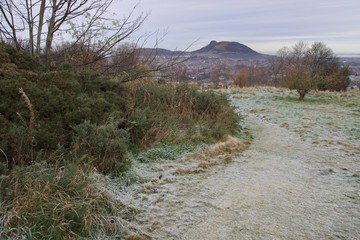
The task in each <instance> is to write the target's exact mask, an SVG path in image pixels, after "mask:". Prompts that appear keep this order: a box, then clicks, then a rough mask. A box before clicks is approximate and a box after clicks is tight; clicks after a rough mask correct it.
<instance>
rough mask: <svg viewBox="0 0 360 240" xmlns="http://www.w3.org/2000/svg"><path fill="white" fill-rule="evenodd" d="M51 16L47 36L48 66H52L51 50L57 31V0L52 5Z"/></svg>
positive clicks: (46, 57)
mask: <svg viewBox="0 0 360 240" xmlns="http://www.w3.org/2000/svg"><path fill="white" fill-rule="evenodd" d="M51 8H52V10H51V17H50V20H49V27H48V32H47V36H46V43H45V64H46V68H49V67H50V52H51V45H52V41H53V39H54V32H55V18H56V11H57V6H56V0H53V3H52V6H51Z"/></svg>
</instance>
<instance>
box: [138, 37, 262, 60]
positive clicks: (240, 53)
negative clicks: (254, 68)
mask: <svg viewBox="0 0 360 240" xmlns="http://www.w3.org/2000/svg"><path fill="white" fill-rule="evenodd" d="M143 50H144V51H145V52H146V53H151V54H154V55H157V56H174V55H179V54H181V51H171V50H167V49H162V48H158V49H153V48H144V49H143ZM186 53H187V54H191V55H193V56H196V55H201V56H209V55H211V56H217V57H222V58H245V59H254V58H267V57H269V56H268V55H264V54H261V53H258V52H256V51H254V50H252V49H251V48H249V47H248V46H246V45H244V44H241V43H238V42H227V41H222V42H217V41H211V42H210V43H209V44H208V45H207V46H205V47H203V48H200V49H199V50H196V51H192V52H186Z"/></svg>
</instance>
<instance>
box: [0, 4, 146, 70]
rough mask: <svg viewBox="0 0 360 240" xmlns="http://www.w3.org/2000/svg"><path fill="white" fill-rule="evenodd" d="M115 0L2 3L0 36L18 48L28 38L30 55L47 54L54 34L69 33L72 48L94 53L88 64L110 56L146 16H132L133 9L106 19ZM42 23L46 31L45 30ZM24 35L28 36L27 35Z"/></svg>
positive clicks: (46, 57) (0, 9)
mask: <svg viewBox="0 0 360 240" xmlns="http://www.w3.org/2000/svg"><path fill="white" fill-rule="evenodd" d="M113 2H114V0H48V1H46V0H1V4H0V13H1V14H0V18H1V19H3V20H4V21H1V24H0V33H1V34H2V36H3V37H4V38H6V39H8V40H11V41H12V42H13V44H14V45H15V46H16V48H17V49H20V48H21V45H20V42H19V37H18V36H19V35H21V36H24V35H27V36H28V39H27V40H28V42H29V46H30V47H29V48H30V49H29V50H30V52H31V53H32V54H33V55H40V54H42V53H43V54H44V56H45V62H46V63H47V64H49V63H50V55H51V51H52V48H53V43H54V41H55V36H56V34H57V33H59V34H60V33H61V34H68V37H71V39H72V43H73V44H74V45H79V44H82V45H83V46H85V47H87V48H88V49H89V50H91V51H92V52H93V55H94V57H93V58H92V59H91V61H99V60H100V59H103V58H105V57H107V56H109V55H110V54H111V50H112V49H113V48H114V47H115V46H116V45H117V44H118V43H120V42H122V41H123V40H125V39H128V38H129V37H130V36H131V35H132V34H134V33H135V32H136V31H137V30H138V29H139V28H140V26H141V25H142V24H143V22H144V21H145V19H146V17H147V15H144V14H143V13H141V14H140V15H138V16H134V15H135V9H136V6H135V7H134V8H133V9H132V10H131V11H130V13H129V14H128V15H126V16H124V17H123V18H122V19H114V18H111V17H109V16H110V14H109V10H110V9H111V6H112V4H113ZM45 24H46V25H47V30H45V31H44V27H45ZM26 33H27V34H26Z"/></svg>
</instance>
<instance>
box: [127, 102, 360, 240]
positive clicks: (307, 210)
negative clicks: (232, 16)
mask: <svg viewBox="0 0 360 240" xmlns="http://www.w3.org/2000/svg"><path fill="white" fill-rule="evenodd" d="M260 98H263V96H261V97H260ZM258 99H259V97H258V96H256V99H255V100H258ZM255 100H254V99H250V98H248V97H246V98H244V99H242V101H240V100H237V99H235V100H234V99H233V101H234V104H235V105H236V106H237V107H238V108H239V111H241V112H242V113H243V114H245V116H246V118H245V120H244V121H245V123H246V125H247V126H248V127H249V128H250V129H249V131H250V132H251V133H252V134H253V137H254V141H253V143H252V145H251V146H250V148H249V149H248V150H246V151H245V152H244V153H243V154H242V155H241V156H240V157H238V158H237V159H235V160H234V161H233V162H232V163H230V164H228V165H225V166H224V165H221V166H217V167H214V168H213V169H211V170H209V171H206V172H205V173H200V174H189V175H185V176H177V175H174V174H173V172H174V169H176V168H179V167H181V166H182V165H184V164H188V163H184V162H176V163H172V164H155V165H154V166H151V169H150V170H151V172H152V173H153V179H156V178H157V176H158V175H159V174H162V175H164V178H163V179H162V180H159V181H158V180H154V181H153V182H151V183H147V185H146V184H144V185H143V186H142V187H141V189H140V190H139V189H135V190H134V191H137V192H138V193H136V194H135V196H136V197H135V198H134V199H131V200H129V201H131V202H133V203H134V204H135V205H136V207H138V208H140V209H143V212H142V213H141V214H139V215H138V217H137V226H136V228H137V229H140V231H141V232H142V233H143V234H144V235H145V236H149V237H150V238H152V239H189V240H190V239H227V240H228V239H360V177H359V168H360V166H359V164H360V162H359V161H360V160H359V156H360V155H359V154H358V151H359V149H358V146H359V141H358V140H357V139H356V138H350V139H347V138H346V139H345V137H343V135H342V134H338V138H337V139H340V140H341V141H342V142H343V143H344V146H345V145H346V146H347V148H346V149H340V150H339V149H337V148H334V147H333V146H332V145H331V144H330V145H327V144H328V141H326V142H324V144H322V143H321V137H323V135H324V133H322V131H319V132H312V133H311V134H310V133H309V134H307V135H305V136H306V137H307V138H306V139H304V138H303V137H302V135H301V134H299V132H300V131H298V130H299V129H302V128H307V126H305V125H304V124H303V123H301V124H299V121H296V119H299V117H298V116H297V117H296V118H292V119H290V118H286V119H284V120H283V121H279V116H281V114H279V113H282V114H289V112H288V111H289V109H290V108H286V107H284V106H282V109H278V108H277V107H278V106H277V105H276V104H275V105H272V104H271V103H270V102H268V101H266V99H265V100H264V99H262V100H261V101H255ZM307 107H308V106H307ZM301 108H303V106H299V109H301ZM310 108H314V109H306V112H307V113H308V112H309V111H311V110H314V111H315V112H316V111H318V110H317V108H318V106H317V105H316V106H310ZM264 109H265V110H264ZM328 109H331V114H332V115H331V116H337V115H336V113H335V112H336V111H337V110H336V108H334V107H332V106H330V107H329V108H328ZM338 110H339V111H344V109H343V108H342V107H341V106H340V107H338ZM279 111H281V112H279ZM292 111H293V108H291V112H292ZM334 113H335V114H334ZM297 114H299V112H297ZM309 116H310V115H307V119H310V118H309ZM322 117H324V118H325V119H328V116H327V115H326V114H323V115H322ZM338 117H340V118H341V115H338ZM284 121H285V122H284ZM316 121H321V119H319V118H318V117H317V118H316ZM354 121H356V118H354ZM284 123H286V124H284ZM289 124H290V125H293V126H295V127H294V128H291V127H289ZM310 125H311V124H310ZM329 126H330V128H331V127H333V124H331V125H329ZM330 128H329V130H328V131H325V132H326V134H332V135H334V133H332V132H331V131H332V130H331V129H330ZM319 129H320V128H319ZM321 129H322V128H321ZM334 129H339V127H336V128H334ZM329 131H330V133H329ZM335 135H336V134H335ZM314 136H315V137H316V139H314ZM311 137H313V138H311ZM308 138H310V140H309V139H308ZM319 139H320V140H319ZM340 140H339V141H340ZM318 142H320V143H318ZM345 143H346V144H345Z"/></svg>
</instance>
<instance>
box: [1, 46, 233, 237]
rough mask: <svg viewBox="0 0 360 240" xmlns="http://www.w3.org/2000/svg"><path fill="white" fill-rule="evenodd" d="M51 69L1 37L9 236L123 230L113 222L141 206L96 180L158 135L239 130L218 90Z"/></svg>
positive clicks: (200, 137)
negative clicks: (113, 193)
mask: <svg viewBox="0 0 360 240" xmlns="http://www.w3.org/2000/svg"><path fill="white" fill-rule="evenodd" d="M44 69H45V67H44V66H43V65H42V64H41V63H40V61H39V60H38V59H36V58H34V57H31V56H30V55H28V54H27V53H25V52H22V51H17V50H15V49H14V48H12V47H10V46H9V45H6V44H1V45H0V95H1V104H0V174H1V175H0V190H1V194H0V230H1V231H0V232H1V233H0V238H1V239H6V238H32V239H43V238H46V239H49V238H52V239H65V238H66V239H69V238H79V237H89V236H92V237H94V236H115V235H116V236H123V235H124V234H125V233H123V232H121V231H120V230H119V229H118V228H117V227H114V226H121V221H125V220H126V219H131V217H132V215H133V210H132V209H128V208H127V207H125V206H123V205H122V204H121V202H119V200H116V199H114V198H112V197H111V196H110V195H109V194H107V192H106V191H104V190H101V189H100V188H99V187H98V185H99V181H100V182H101V179H102V177H101V176H102V175H101V174H103V175H108V176H112V177H122V176H125V175H126V174H127V172H128V170H129V169H131V167H132V163H133V161H135V160H134V159H133V158H132V157H131V156H134V154H135V155H139V153H141V152H143V151H145V150H147V149H149V148H151V147H152V146H154V144H157V146H158V145H159V143H162V144H165V145H166V146H171V145H174V144H183V145H184V146H196V145H198V144H201V143H211V142H215V141H217V140H219V139H222V138H223V137H224V136H225V135H228V134H235V133H237V132H238V130H239V126H238V122H239V116H238V115H237V114H235V112H234V110H233V108H232V107H231V106H230V105H229V103H228V101H227V98H226V96H225V95H223V94H220V93H214V92H203V91H199V90H197V89H196V88H193V87H191V86H189V85H171V84H166V83H158V82H155V81H153V80H146V79H145V80H141V81H140V80H139V81H135V82H129V83H123V82H121V81H120V80H119V79H114V78H112V77H111V76H107V75H103V74H100V73H99V72H96V71H94V70H89V69H85V70H75V69H73V68H72V67H71V66H70V65H66V66H63V67H58V68H56V69H52V70H49V71H45V70H44ZM124 219H125V220H124ZM100 238H101V237H100Z"/></svg>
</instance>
